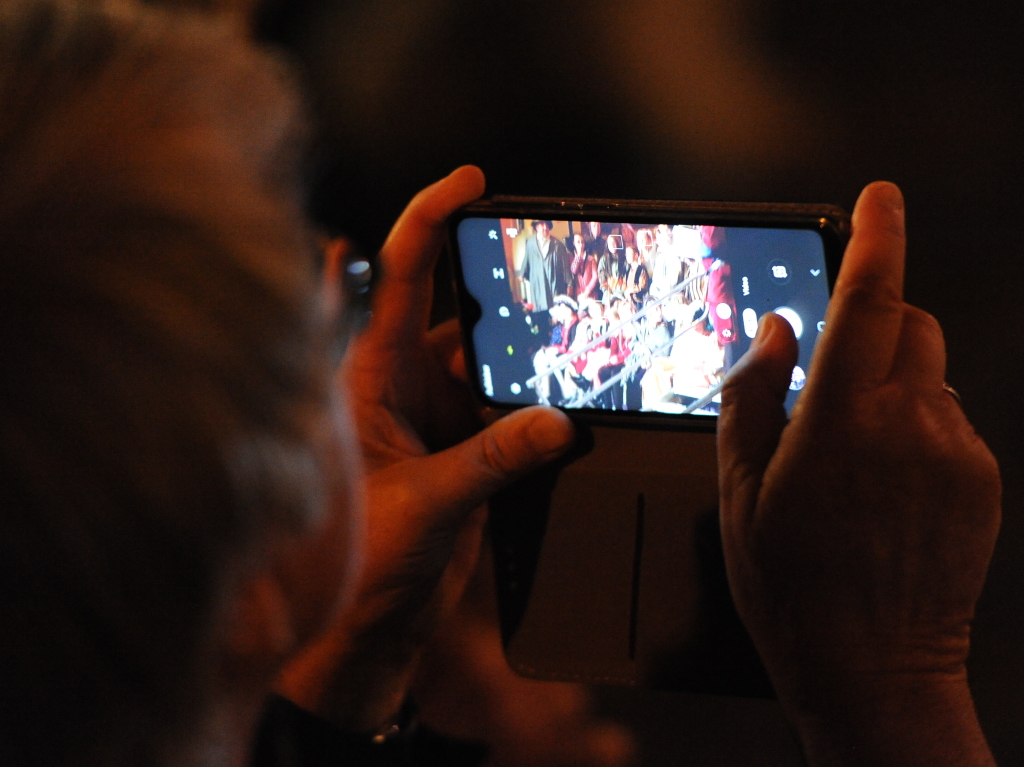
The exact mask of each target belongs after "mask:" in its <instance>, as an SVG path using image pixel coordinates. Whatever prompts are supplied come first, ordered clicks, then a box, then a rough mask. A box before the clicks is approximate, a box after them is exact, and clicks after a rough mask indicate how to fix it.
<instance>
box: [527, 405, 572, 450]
mask: <svg viewBox="0 0 1024 767" xmlns="http://www.w3.org/2000/svg"><path fill="white" fill-rule="evenodd" d="M526 428H527V434H528V435H529V439H530V442H531V443H532V444H533V446H534V448H535V449H536V450H537V452H540V453H561V452H563V451H564V450H565V449H566V448H567V447H569V445H571V444H572V441H573V439H574V437H575V431H574V430H573V427H572V422H571V421H570V420H569V418H568V417H567V416H566V415H564V414H563V413H560V412H559V411H557V410H555V409H554V408H543V409H538V410H536V411H535V412H534V415H533V419H532V420H531V421H530V424H529V426H527V427H526Z"/></svg>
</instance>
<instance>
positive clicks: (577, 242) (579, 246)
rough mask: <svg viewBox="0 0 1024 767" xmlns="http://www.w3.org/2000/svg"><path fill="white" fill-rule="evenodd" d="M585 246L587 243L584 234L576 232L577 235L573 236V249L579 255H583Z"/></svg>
mask: <svg viewBox="0 0 1024 767" xmlns="http://www.w3.org/2000/svg"><path fill="white" fill-rule="evenodd" d="M585 245H586V242H585V240H584V239H583V233H582V232H576V233H575V234H573V236H572V247H573V249H574V250H575V251H576V252H577V253H582V252H583V248H584V246H585Z"/></svg>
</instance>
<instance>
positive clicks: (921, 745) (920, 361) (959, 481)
mask: <svg viewBox="0 0 1024 767" xmlns="http://www.w3.org/2000/svg"><path fill="white" fill-rule="evenodd" d="M903 215H904V214H903V200H902V197H901V195H900V193H899V190H898V189H897V188H896V187H895V186H893V185H891V184H884V183H876V184H872V185H871V186H869V187H868V188H867V189H865V190H864V192H863V194H862V195H861V198H860V200H859V201H858V203H857V207H856V209H855V211H854V215H853V236H852V239H851V241H850V244H849V246H848V248H847V251H846V255H845V258H844V261H843V264H842V268H841V270H840V274H839V278H838V280H837V282H836V285H835V292H834V296H833V299H832V303H831V306H830V308H829V311H828V314H827V317H826V320H827V323H826V327H825V330H824V332H823V334H822V336H821V339H820V342H819V344H818V347H817V349H816V352H815V355H814V359H813V361H812V364H811V369H810V372H809V374H808V377H807V386H806V388H805V390H804V391H803V394H802V396H801V398H800V400H799V403H798V404H797V406H796V408H795V409H794V411H793V413H792V419H791V420H790V421H789V423H788V424H787V423H786V414H785V412H784V410H783V400H784V398H785V395H786V393H787V389H788V384H789V381H790V375H791V371H792V368H793V365H794V363H795V361H796V341H795V339H794V338H793V333H792V330H791V329H790V326H789V325H788V323H786V322H785V320H783V319H781V318H779V317H777V316H775V315H767V316H765V317H764V318H763V320H762V323H761V327H760V329H759V331H758V335H757V337H756V339H755V341H754V343H753V344H752V346H751V350H750V352H749V353H748V354H747V355H746V356H745V357H744V358H743V359H742V360H741V361H740V362H739V363H738V364H737V365H736V367H735V368H734V369H733V370H732V371H731V373H730V375H729V378H728V380H727V383H726V388H725V390H724V391H723V395H722V413H721V418H720V421H719V436H718V439H719V467H720V482H721V488H720V490H721V501H722V507H721V510H722V536H723V542H724V546H725V555H726V563H727V569H728V574H729V581H730V586H731V588H732V592H733V596H734V599H735V602H736V607H737V609H738V611H739V613H740V616H741V617H742V618H743V621H744V623H745V624H746V626H747V628H748V630H749V631H750V634H751V636H752V637H753V639H754V642H755V644H756V645H757V648H758V650H759V652H760V654H761V657H762V659H763V661H764V663H765V666H766V668H767V670H768V672H769V674H770V676H771V678H772V681H773V683H774V685H775V688H776V691H777V693H778V695H779V699H780V701H781V702H782V704H783V706H784V708H785V710H786V712H787V715H788V716H789V717H790V719H791V721H792V722H793V724H794V725H795V726H796V728H797V731H798V733H799V735H800V737H801V740H802V741H803V745H804V748H805V750H806V753H807V757H808V759H809V761H810V763H811V764H812V765H813V764H871V765H889V764H893V765H895V764H899V765H913V764H922V765H923V764H928V765H945V764H950V765H952V764H956V765H968V764H971V765H974V764H991V763H992V762H991V755H990V754H989V751H988V748H987V745H986V744H985V740H984V736H983V735H982V733H981V730H980V728H979V726H978V722H977V718H976V715H975V712H974V707H973V703H972V701H971V698H970V692H969V690H968V688H967V681H966V670H965V661H966V659H967V653H968V649H969V639H970V626H971V619H972V618H973V615H974V606H975V603H976V601H977V599H978V596H979V594H980V592H981V588H982V585H983V583H984V581H985V574H986V571H987V568H988V563H989V559H990V557H991V554H992V549H993V546H994V543H995V539H996V534H997V531H998V527H999V518H1000V507H999V504H1000V482H999V472H998V469H997V466H996V463H995V460H994V459H993V457H992V454H991V453H990V452H989V451H988V449H987V448H986V446H985V445H984V443H983V442H982V441H981V439H980V438H979V437H978V436H977V435H976V434H975V433H974V430H973V429H972V428H971V425H970V424H969V423H968V421H967V419H966V418H965V416H964V413H963V411H962V410H961V408H960V406H959V404H958V402H957V401H956V400H955V399H954V398H953V397H952V396H950V395H949V394H948V393H947V392H946V391H944V390H943V376H944V371H945V347H944V342H943V338H942V332H941V330H940V328H939V326H938V323H936V321H935V320H934V319H933V318H932V317H931V316H930V315H928V314H926V313H925V312H923V311H921V310H919V309H916V308H914V307H912V306H909V305H907V304H905V303H904V302H903V258H904V245H905V240H904V226H903Z"/></svg>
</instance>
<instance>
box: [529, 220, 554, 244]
mask: <svg viewBox="0 0 1024 767" xmlns="http://www.w3.org/2000/svg"><path fill="white" fill-rule="evenodd" d="M533 231H535V232H536V233H537V237H538V238H540V239H542V240H546V239H547V238H548V236H549V235H550V234H551V222H550V221H534V222H533Z"/></svg>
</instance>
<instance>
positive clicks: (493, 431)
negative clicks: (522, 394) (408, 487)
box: [416, 407, 574, 525]
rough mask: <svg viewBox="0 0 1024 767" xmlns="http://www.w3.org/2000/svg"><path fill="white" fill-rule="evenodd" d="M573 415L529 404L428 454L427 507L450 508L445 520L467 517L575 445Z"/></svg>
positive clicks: (423, 474) (424, 471)
mask: <svg viewBox="0 0 1024 767" xmlns="http://www.w3.org/2000/svg"><path fill="white" fill-rule="evenodd" d="M573 439H574V431H573V426H572V422H571V421H570V420H569V418H568V416H566V415H565V414H564V413H562V412H561V411H559V410H555V409H554V408H548V407H529V408H524V409H523V410H517V411H515V412H513V413H510V414H509V415H507V416H505V417H504V418H500V419H499V420H497V421H495V422H494V423H493V424H491V425H490V426H488V427H487V428H486V429H484V430H483V431H481V432H479V433H478V434H476V435H474V436H473V437H470V438H469V439H467V440H466V441H465V442H461V443H460V444H458V445H455V446H454V447H451V448H449V449H447V450H445V451H443V452H440V453H435V454H434V455H430V456H426V457H424V458H422V459H420V460H421V461H422V465H421V471H420V472H419V474H420V481H419V482H418V483H417V488H416V492H417V494H418V495H420V496H421V499H422V505H423V506H424V507H426V508H434V509H438V510H441V509H444V510H446V511H447V516H448V519H447V520H443V521H442V520H438V522H441V524H442V525H444V524H445V522H447V523H449V524H455V525H458V524H461V522H462V519H463V517H464V516H465V515H466V514H468V513H469V512H470V511H472V510H473V509H475V508H476V507H477V506H479V505H480V504H482V503H484V502H485V501H486V500H487V499H488V498H489V497H490V496H492V495H493V494H494V493H496V492H497V491H499V490H501V489H502V488H504V487H506V486H507V485H509V484H511V483H512V482H513V481H515V480H516V479H518V478H519V477H522V476H523V475H525V474H528V473H529V472H530V471H532V470H533V469H536V468H539V467H540V466H543V465H544V464H545V463H548V462H549V461H552V460H554V459H555V458H557V457H558V456H560V455H562V453H564V452H565V451H566V450H568V449H569V447H570V445H572V443H573Z"/></svg>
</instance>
